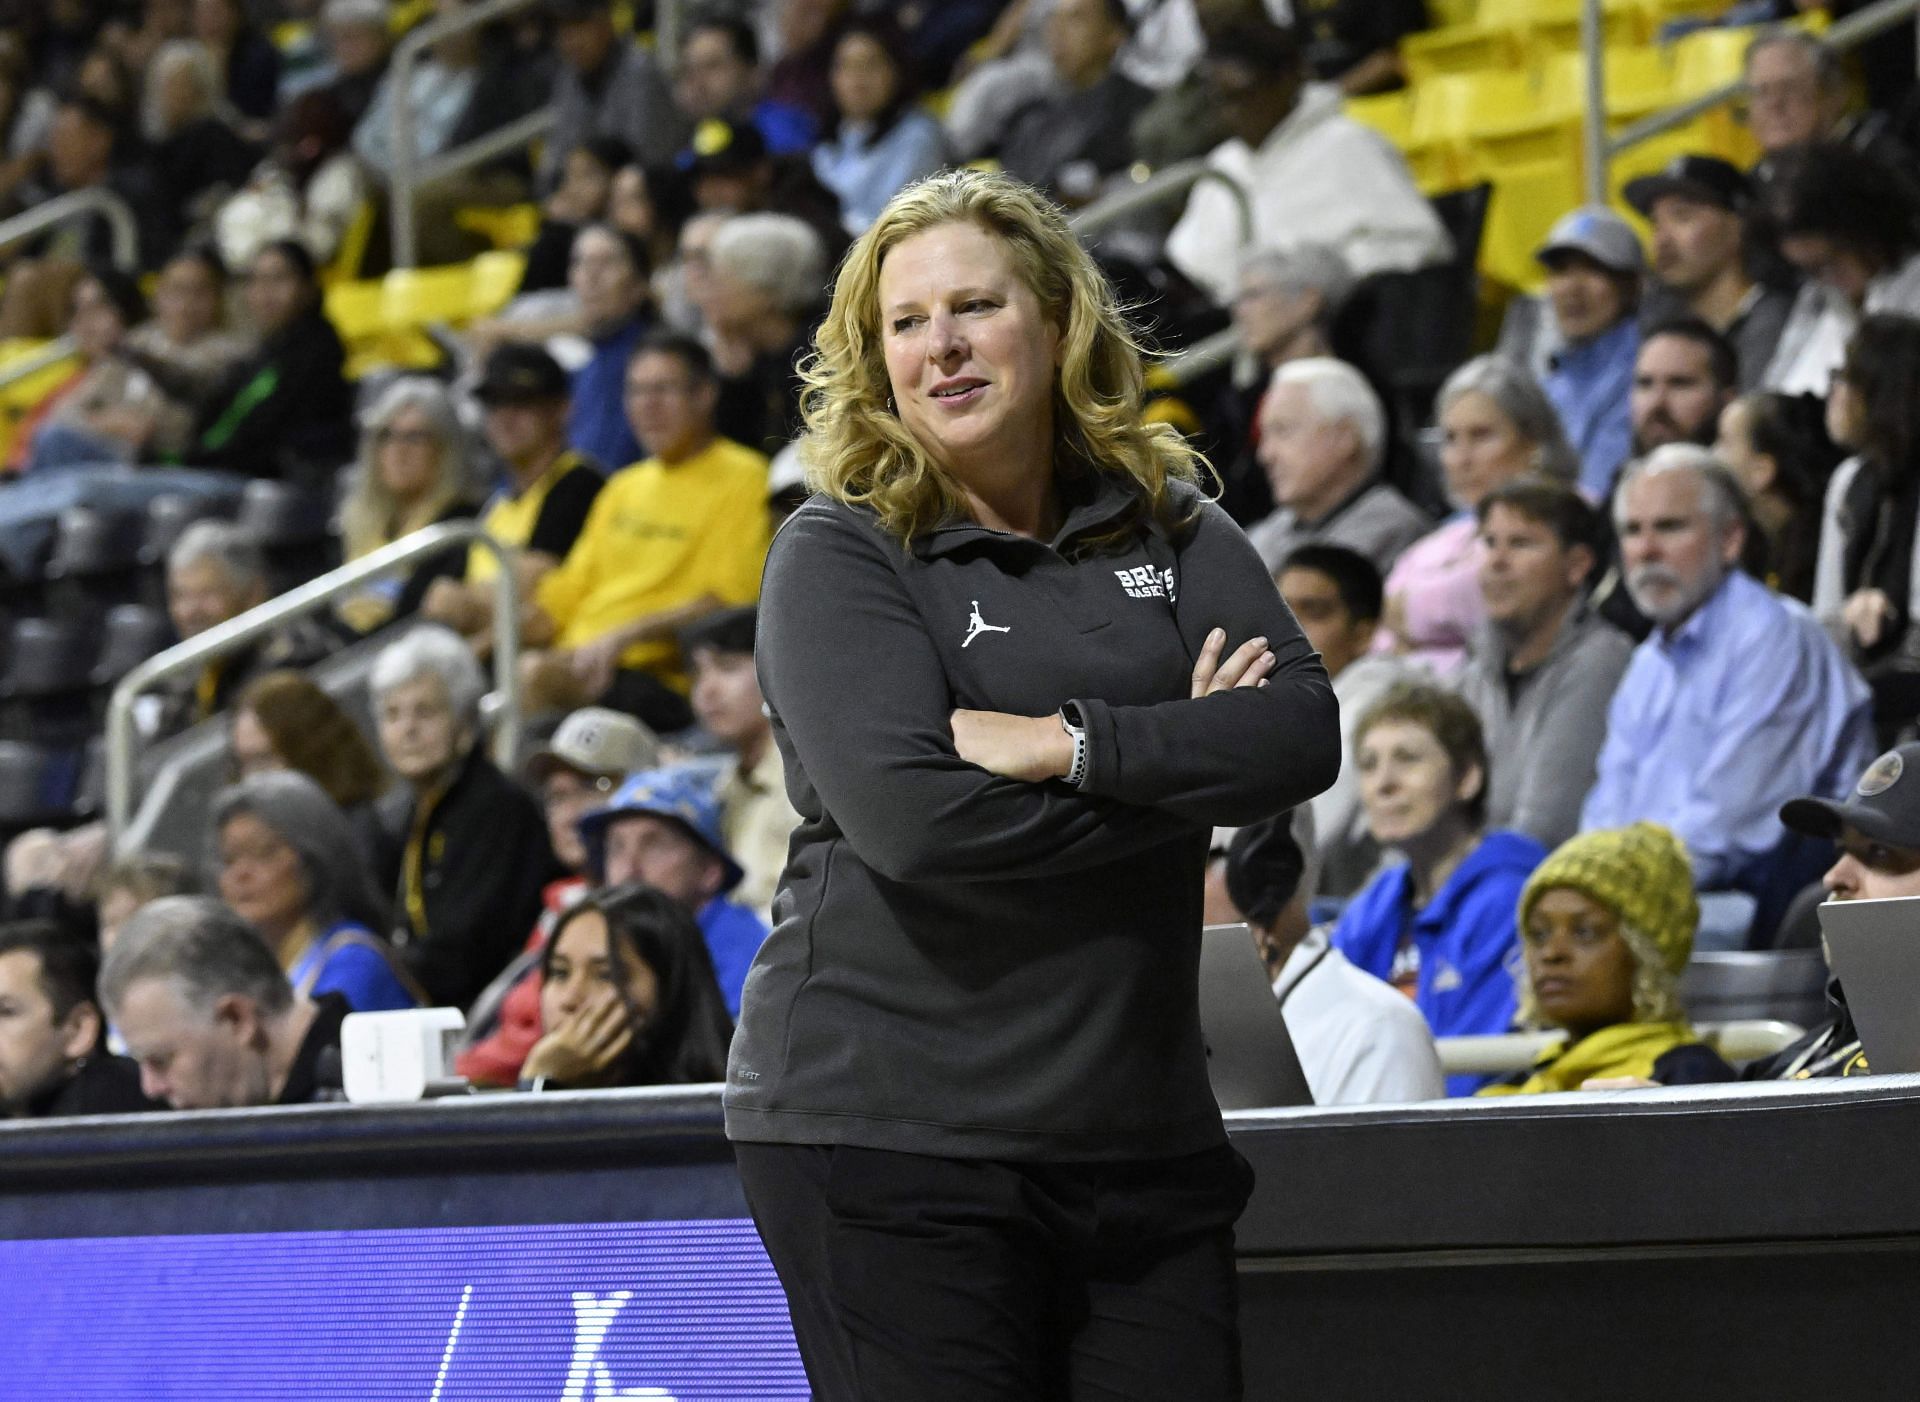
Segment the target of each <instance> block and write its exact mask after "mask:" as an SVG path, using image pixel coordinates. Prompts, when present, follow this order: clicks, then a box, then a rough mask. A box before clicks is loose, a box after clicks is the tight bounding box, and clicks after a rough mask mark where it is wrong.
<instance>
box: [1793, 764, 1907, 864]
mask: <svg viewBox="0 0 1920 1402" xmlns="http://www.w3.org/2000/svg"><path fill="white" fill-rule="evenodd" d="M1780 821H1781V822H1783V823H1785V824H1786V825H1787V826H1788V827H1789V828H1792V829H1793V830H1794V831H1795V832H1799V833H1805V834H1806V835H1807V836H1808V837H1824V838H1826V839H1827V840H1828V841H1830V842H1831V841H1835V840H1837V839H1838V838H1839V836H1840V830H1841V829H1842V828H1844V827H1853V828H1857V829H1859V831H1861V832H1863V833H1865V834H1866V835H1867V836H1868V837H1870V838H1872V839H1873V840H1874V841H1875V842H1884V843H1885V844H1886V845H1887V846H1889V847H1905V848H1909V849H1911V850H1914V851H1920V743H1914V744H1907V745H1902V746H1900V747H1899V748H1898V749H1895V750H1888V751H1887V752H1886V753H1885V754H1883V755H1881V756H1880V758H1878V759H1876V760H1875V761H1874V762H1873V763H1872V764H1870V765H1868V766H1867V772H1866V773H1864V774H1862V775H1861V776H1860V782H1859V783H1858V784H1856V785H1854V789H1853V793H1852V794H1851V795H1849V796H1848V798H1847V799H1846V800H1845V801H1844V802H1838V801H1835V800H1833V799H1826V798H1796V799H1794V800H1793V801H1792V802H1791V803H1788V804H1786V805H1785V806H1784V807H1782V808H1781V810H1780Z"/></svg>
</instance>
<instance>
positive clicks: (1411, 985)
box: [1333, 684, 1547, 1095]
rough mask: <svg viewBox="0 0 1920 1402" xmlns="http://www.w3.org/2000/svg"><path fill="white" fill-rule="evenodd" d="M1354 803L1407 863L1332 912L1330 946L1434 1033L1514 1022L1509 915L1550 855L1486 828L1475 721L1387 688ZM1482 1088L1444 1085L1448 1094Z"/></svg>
mask: <svg viewBox="0 0 1920 1402" xmlns="http://www.w3.org/2000/svg"><path fill="white" fill-rule="evenodd" d="M1355 743H1356V746H1357V749H1358V756H1359V768H1360V801H1361V802H1362V803H1363V804H1364V805H1365V806H1366V811H1367V824H1368V826H1369V827H1370V828H1371V829H1372V831H1373V836H1374V838H1375V840H1376V841H1378V842H1379V844H1380V845H1381V846H1382V847H1384V848H1389V849H1392V850H1393V851H1395V852H1397V853H1398V854H1399V855H1400V856H1402V857H1404V858H1405V861H1404V862H1402V863H1399V864H1397V865H1394V866H1389V867H1387V868H1385V869H1384V870H1382V871H1381V872H1380V874H1379V875H1378V876H1376V877H1375V878H1374V879H1373V880H1372V881H1371V882H1369V883H1368V885H1367V887H1366V889H1365V890H1363V891H1361V892H1360V894H1359V895H1357V896H1355V897H1354V898H1353V900H1352V901H1350V902H1349V903H1348V904H1347V907H1346V909H1345V910H1343V911H1341V913H1340V921H1339V923H1338V924H1337V925H1335V927H1334V931H1333V946H1334V948H1336V949H1338V950H1339V951H1340V952H1341V953H1342V954H1344V955H1346V956H1347V958H1348V959H1350V960H1352V961H1353V963H1354V965H1355V966H1356V967H1358V968H1360V969H1364V970H1365V971H1366V972H1367V973H1370V974H1372V975H1373V976H1374V977H1375V978H1379V979H1385V980H1386V981H1387V982H1388V983H1391V984H1392V985H1393V986H1394V987H1395V988H1397V989H1399V990H1400V991H1401V992H1402V993H1404V994H1406V995H1407V996H1408V997H1410V998H1412V999H1413V1001H1414V1003H1415V1005H1416V1006H1417V1007H1418V1008H1419V1009H1420V1011H1421V1012H1422V1013H1423V1014H1425V1016H1426V1019H1427V1026H1428V1028H1430V1029H1431V1030H1432V1032H1433V1035H1434V1036H1436V1037H1458V1036H1462V1035H1466V1034H1470V1033H1501V1032H1505V1031H1506V1030H1507V1029H1508V1028H1509V1027H1510V1026H1512V1024H1513V1009H1514V979H1513V969H1514V967H1515V966H1516V964H1517V963H1518V960H1519V950H1518V947H1517V943H1516V936H1515V933H1514V910H1515V908H1516V905H1517V903H1518V900H1519V896H1520V890H1521V887H1522V886H1524V885H1525V884H1526V880H1527V877H1528V876H1529V875H1531V874H1532V872H1533V869H1534V868H1535V867H1537V866H1538V865H1539V864H1540V861H1541V859H1542V858H1544V857H1545V856H1546V855H1547V851H1546V848H1544V847H1542V846H1541V845H1540V844H1539V843H1538V842H1535V841H1534V840H1533V839H1532V838H1530V837H1527V836H1524V835H1523V834H1521V833H1516V832H1489V831H1487V829H1486V803H1487V751H1486V745H1485V742H1484V741H1483V740H1482V739H1481V735H1480V722H1479V721H1478V720H1476V719H1475V718H1474V714H1473V711H1472V710H1471V709H1470V708H1469V707H1468V706H1467V703H1466V702H1464V701H1462V700H1461V699H1460V698H1459V697H1458V696H1455V695H1454V694H1453V693H1452V692H1449V691H1444V690H1441V689H1440V688H1438V687H1435V686H1427V685H1420V684H1410V685H1406V686H1399V687H1395V688H1394V689H1393V690H1392V691H1390V692H1388V693H1387V695H1386V696H1385V697H1384V698H1383V699H1382V700H1380V701H1378V702H1376V703H1375V704H1374V706H1373V708H1372V709H1371V710H1369V711H1368V712H1367V713H1366V715H1365V716H1363V717H1362V718H1361V720H1360V725H1359V731H1358V734H1357V736H1356V737H1355ZM1477 1085H1478V1081H1477V1080H1476V1079H1475V1078H1474V1077H1471V1076H1450V1077H1448V1078H1447V1093H1448V1094H1449V1095H1466V1094H1469V1093H1470V1092H1472V1091H1473V1090H1474V1089H1475V1088H1476V1086H1477Z"/></svg>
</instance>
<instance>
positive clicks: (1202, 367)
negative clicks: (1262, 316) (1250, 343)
mask: <svg viewBox="0 0 1920 1402" xmlns="http://www.w3.org/2000/svg"><path fill="white" fill-rule="evenodd" d="M1240 348H1241V341H1240V332H1239V329H1238V328H1237V327H1232V326H1229V327H1227V328H1226V329H1225V330H1224V331H1216V332H1214V333H1213V334H1212V335H1211V336H1205V337H1202V338H1201V339H1200V340H1198V341H1195V342H1194V343H1193V344H1192V345H1190V346H1188V347H1187V348H1186V349H1185V350H1183V351H1179V352H1177V353H1175V354H1173V355H1170V356H1168V357H1167V358H1166V359H1165V360H1162V361H1160V362H1159V363H1158V364H1156V365H1155V366H1154V367H1153V368H1154V369H1155V370H1156V371H1158V372H1159V373H1160V374H1162V375H1164V376H1166V377H1167V379H1168V380H1169V381H1170V382H1171V383H1173V384H1175V385H1184V384H1186V383H1187V382H1188V381H1189V380H1194V379H1198V378H1199V377H1200V376H1202V375H1204V374H1206V373H1207V372H1208V371H1209V370H1217V369H1219V368H1220V367H1221V366H1222V365H1225V364H1226V363H1227V362H1228V361H1230V360H1232V359H1233V358H1234V357H1235V356H1236V355H1238V354H1239V353H1240Z"/></svg>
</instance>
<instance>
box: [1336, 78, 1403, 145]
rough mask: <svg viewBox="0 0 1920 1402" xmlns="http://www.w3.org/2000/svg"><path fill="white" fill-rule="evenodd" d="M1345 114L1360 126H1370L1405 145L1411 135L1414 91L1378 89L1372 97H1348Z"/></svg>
mask: <svg viewBox="0 0 1920 1402" xmlns="http://www.w3.org/2000/svg"><path fill="white" fill-rule="evenodd" d="M1346 112H1347V115H1348V116H1349V117H1351V118H1353V120H1354V121H1356V122H1358V123H1360V125H1361V126H1363V127H1369V128H1371V129H1372V130H1374V131H1377V132H1379V133H1380V135H1382V136H1384V137H1386V139H1387V140H1389V141H1391V142H1392V143H1393V144H1394V145H1395V146H1399V147H1403V148H1404V147H1406V146H1407V145H1409V144H1410V139H1411V137H1412V135H1413V93H1412V92H1411V91H1410V90H1408V89H1404V88H1403V89H1401V90H1400V91H1399V92H1386V93H1379V94H1377V95H1375V96H1373V97H1350V98H1348V99H1347V103H1346Z"/></svg>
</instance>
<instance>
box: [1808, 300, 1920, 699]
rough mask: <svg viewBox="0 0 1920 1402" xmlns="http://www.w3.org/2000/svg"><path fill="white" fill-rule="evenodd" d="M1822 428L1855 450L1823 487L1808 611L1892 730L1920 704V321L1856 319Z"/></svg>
mask: <svg viewBox="0 0 1920 1402" xmlns="http://www.w3.org/2000/svg"><path fill="white" fill-rule="evenodd" d="M1827 432H1828V433H1829V434H1830V435H1832V437H1833V439H1834V441H1835V442H1836V443H1839V444H1841V445H1842V446H1843V447H1846V448H1851V449H1852V450H1853V451H1854V453H1855V456H1854V457H1853V458H1851V459H1850V460H1848V461H1847V462H1846V463H1844V464H1842V465H1841V467H1840V470H1839V471H1838V472H1836V473H1834V475H1833V481H1832V483H1831V484H1830V485H1829V487H1828V489H1827V510H1826V516H1825V520H1824V521H1823V522H1822V525H1821V534H1820V559H1819V563H1818V566H1817V567H1816V575H1815V585H1814V611H1815V612H1816V613H1818V614H1820V615H1821V617H1823V618H1825V619H1826V620H1827V621H1828V622H1829V624H1830V625H1837V626H1838V628H1839V629H1840V630H1842V631H1843V633H1844V636H1845V639H1846V641H1847V642H1849V643H1850V644H1851V647H1852V651H1853V656H1854V660H1855V662H1856V663H1857V664H1858V665H1859V667H1860V669H1861V671H1862V672H1863V673H1864V674H1865V675H1866V677H1867V680H1868V682H1869V683H1871V684H1872V686H1873V688H1874V712H1875V720H1876V722H1877V723H1878V724H1879V725H1880V726H1881V727H1882V728H1883V729H1895V730H1897V729H1898V728H1899V726H1901V725H1903V724H1905V723H1906V722H1907V721H1908V720H1910V719H1912V717H1913V714H1914V711H1915V709H1916V706H1920V627H1916V626H1915V624H1916V617H1917V616H1920V614H1917V613H1916V594H1915V590H1914V568H1915V560H1914V544H1915V528H1916V526H1917V525H1920V321H1917V320H1915V319H1914V318H1912V317H1906V316H1870V317H1868V318H1867V319H1866V320H1865V321H1863V322H1861V323H1860V329H1859V331H1858V332H1856V333H1855V335H1854V338H1853V340H1852V342H1851V343H1850V344H1849V345H1848V347H1847V358H1846V362H1845V363H1844V364H1843V365H1842V366H1841V367H1840V369H1839V370H1838V371H1836V372H1835V373H1834V377H1833V388H1832V390H1831V391H1830V392H1829V393H1828V396H1827Z"/></svg>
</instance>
